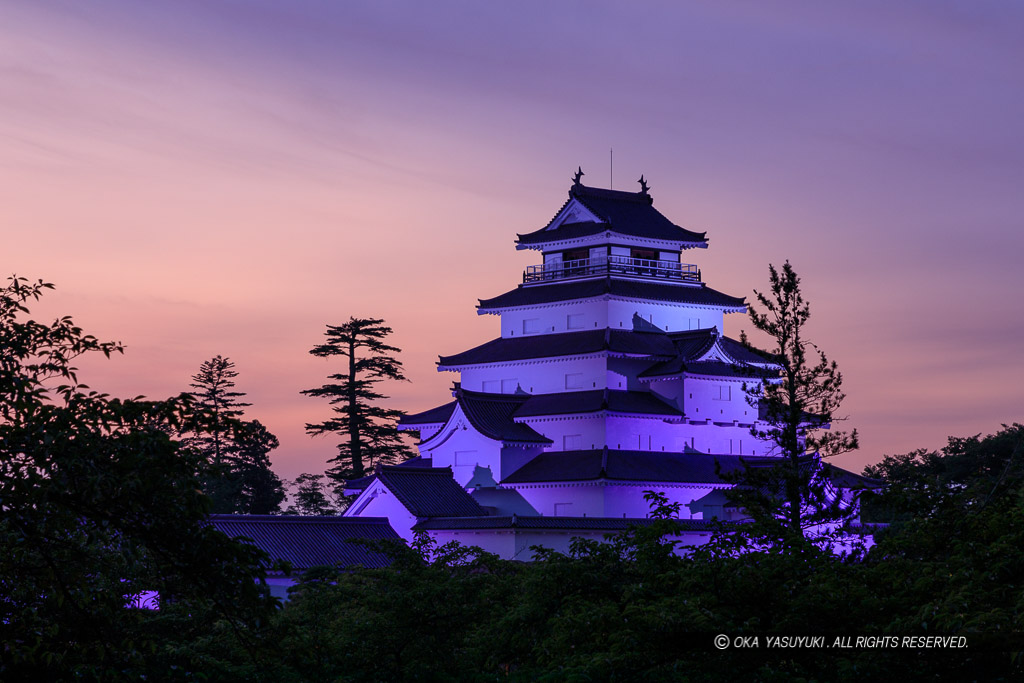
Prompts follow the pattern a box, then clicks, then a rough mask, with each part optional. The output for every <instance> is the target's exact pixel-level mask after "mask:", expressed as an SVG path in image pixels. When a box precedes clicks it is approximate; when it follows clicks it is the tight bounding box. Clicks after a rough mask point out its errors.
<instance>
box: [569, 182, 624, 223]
mask: <svg viewBox="0 0 1024 683" xmlns="http://www.w3.org/2000/svg"><path fill="white" fill-rule="evenodd" d="M584 187H586V186H584ZM573 198H574V199H575V200H576V201H578V202H579V203H580V204H582V205H583V208H585V209H586V210H587V211H589V212H590V213H592V214H594V215H595V216H597V217H598V218H600V219H601V222H602V223H604V224H605V225H607V226H608V227H609V228H612V229H614V227H613V226H612V222H611V219H609V218H608V216H606V215H604V214H603V213H601V212H600V211H597V210H596V209H594V207H592V206H591V205H590V204H587V203H586V202H585V201H583V198H582V197H579V196H574V197H573Z"/></svg>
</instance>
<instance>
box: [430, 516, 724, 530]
mask: <svg viewBox="0 0 1024 683" xmlns="http://www.w3.org/2000/svg"><path fill="white" fill-rule="evenodd" d="M656 521H657V520H654V519H646V518H625V517H539V516H537V517H535V516H532V515H530V516H526V515H508V516H504V517H457V518H444V517H440V518H434V519H427V520H424V521H422V522H420V523H419V524H417V525H416V526H414V527H413V529H414V530H416V531H440V530H459V529H538V530H549V529H550V530H568V531H624V530H625V529H628V528H630V527H632V526H641V527H642V526H650V525H652V524H654V523H655V522H656ZM671 521H673V522H675V523H677V524H678V525H679V529H680V531H704V530H709V529H711V528H713V526H714V525H713V523H712V522H711V521H705V520H701V519H673V520H671Z"/></svg>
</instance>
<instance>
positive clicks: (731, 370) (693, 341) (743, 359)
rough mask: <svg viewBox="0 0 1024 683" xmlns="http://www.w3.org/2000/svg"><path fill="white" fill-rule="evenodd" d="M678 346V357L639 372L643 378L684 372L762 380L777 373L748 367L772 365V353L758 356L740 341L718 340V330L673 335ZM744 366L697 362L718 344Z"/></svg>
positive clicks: (722, 338)
mask: <svg viewBox="0 0 1024 683" xmlns="http://www.w3.org/2000/svg"><path fill="white" fill-rule="evenodd" d="M668 336H669V337H670V338H671V339H672V341H673V342H674V343H675V347H676V352H677V354H678V355H677V356H676V357H675V358H672V359H670V360H667V361H665V362H663V363H658V364H657V365H654V366H652V367H650V368H647V369H646V370H644V371H643V372H641V373H640V376H641V377H669V376H672V375H678V374H680V373H682V372H684V371H685V372H689V373H692V374H695V375H712V376H716V377H752V378H760V377H766V376H769V375H771V374H774V373H773V372H771V371H765V370H762V369H760V368H757V367H754V366H752V365H747V364H750V363H752V364H764V363H766V362H769V360H768V359H769V358H770V356H769V354H767V353H764V354H763V355H762V354H761V353H758V352H757V351H756V350H752V349H748V348H747V347H745V346H743V345H742V344H741V343H740V342H738V341H736V340H734V339H730V338H729V337H719V336H718V332H717V330H716V329H715V328H708V329H704V330H691V331H689V332H672V333H669V335H668ZM716 341H717V342H718V344H719V345H720V346H721V348H722V349H723V350H724V351H725V352H726V353H727V354H728V355H729V356H730V357H732V358H734V359H735V360H736V361H738V362H739V363H741V364H742V365H735V364H732V363H725V362H721V361H695V360H692V359H696V358H700V357H701V356H703V355H704V354H706V353H707V352H708V351H709V350H711V347H712V346H714V345H715V342H716Z"/></svg>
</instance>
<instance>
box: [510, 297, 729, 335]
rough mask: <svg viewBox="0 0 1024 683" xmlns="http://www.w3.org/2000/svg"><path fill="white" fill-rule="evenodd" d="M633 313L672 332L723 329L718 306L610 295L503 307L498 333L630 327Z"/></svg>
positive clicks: (511, 333)
mask: <svg viewBox="0 0 1024 683" xmlns="http://www.w3.org/2000/svg"><path fill="white" fill-rule="evenodd" d="M634 314H636V315H639V316H640V317H641V318H643V319H644V320H646V321H648V322H649V323H651V324H652V325H655V326H657V327H658V328H659V329H662V330H667V331H671V332H678V331H682V330H697V329H702V328H709V327H717V328H718V329H719V331H721V330H723V329H724V328H723V324H722V323H723V317H724V314H723V313H722V310H721V309H717V308H709V307H704V306H693V305H687V304H675V303H662V302H654V301H651V302H641V301H623V300H617V299H612V300H597V301H575V302H574V301H568V302H564V303H557V304H548V305H542V306H536V307H531V308H528V309H527V308H520V309H515V310H509V311H504V312H503V313H502V314H501V336H502V337H523V336H533V335H538V334H558V333H562V332H580V331H582V330H593V329H605V328H612V329H616V330H631V329H633V315H634Z"/></svg>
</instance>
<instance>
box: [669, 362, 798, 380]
mask: <svg viewBox="0 0 1024 683" xmlns="http://www.w3.org/2000/svg"><path fill="white" fill-rule="evenodd" d="M683 370H684V371H685V372H687V373H688V374H691V375H710V376H712V377H734V378H738V379H743V378H750V379H760V378H762V377H769V376H771V375H773V374H776V375H777V374H778V373H772V372H770V371H765V370H761V369H760V368H755V367H751V366H749V365H733V364H732V363H723V362H721V361H703V362H700V363H684V367H683Z"/></svg>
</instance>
